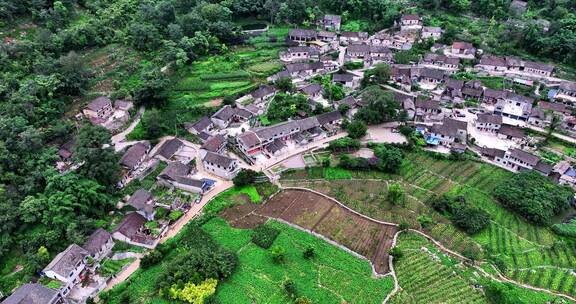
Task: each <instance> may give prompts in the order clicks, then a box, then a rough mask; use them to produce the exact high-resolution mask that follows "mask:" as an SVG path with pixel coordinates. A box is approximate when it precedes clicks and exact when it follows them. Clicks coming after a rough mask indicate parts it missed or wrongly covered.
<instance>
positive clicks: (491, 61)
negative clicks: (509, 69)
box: [480, 55, 506, 67]
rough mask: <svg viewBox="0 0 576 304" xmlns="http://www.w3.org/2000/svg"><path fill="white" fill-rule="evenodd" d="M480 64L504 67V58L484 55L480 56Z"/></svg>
mask: <svg viewBox="0 0 576 304" xmlns="http://www.w3.org/2000/svg"><path fill="white" fill-rule="evenodd" d="M480 64H481V65H491V66H499V67H506V59H505V58H503V57H498V56H491V55H484V56H482V58H480Z"/></svg>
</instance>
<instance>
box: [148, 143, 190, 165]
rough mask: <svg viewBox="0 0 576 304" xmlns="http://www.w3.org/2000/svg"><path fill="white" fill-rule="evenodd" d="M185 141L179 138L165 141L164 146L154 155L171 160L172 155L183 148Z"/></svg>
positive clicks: (164, 159)
mask: <svg viewBox="0 0 576 304" xmlns="http://www.w3.org/2000/svg"><path fill="white" fill-rule="evenodd" d="M183 147H184V143H183V142H182V141H181V140H179V139H178V138H172V139H169V140H167V141H165V142H164V143H163V144H162V146H161V147H160V148H159V149H158V151H156V154H155V155H154V157H156V158H159V159H160V160H163V161H170V160H171V159H172V157H173V156H174V155H175V154H176V153H178V152H179V151H181V150H182V148H183Z"/></svg>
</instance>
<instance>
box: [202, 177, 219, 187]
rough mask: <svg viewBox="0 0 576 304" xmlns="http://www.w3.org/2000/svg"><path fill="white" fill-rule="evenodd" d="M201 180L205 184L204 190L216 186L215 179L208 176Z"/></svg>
mask: <svg viewBox="0 0 576 304" xmlns="http://www.w3.org/2000/svg"><path fill="white" fill-rule="evenodd" d="M201 181H203V182H204V185H203V186H202V189H203V190H206V189H209V188H210V187H212V186H214V184H215V183H216V181H215V180H212V179H208V178H203V179H201Z"/></svg>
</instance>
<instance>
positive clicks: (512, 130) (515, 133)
mask: <svg viewBox="0 0 576 304" xmlns="http://www.w3.org/2000/svg"><path fill="white" fill-rule="evenodd" d="M498 133H500V134H502V135H506V136H511V137H513V138H523V137H524V136H525V134H524V131H522V129H520V128H518V127H514V126H510V125H502V127H500V130H499V131H498Z"/></svg>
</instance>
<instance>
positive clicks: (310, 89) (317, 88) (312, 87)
mask: <svg viewBox="0 0 576 304" xmlns="http://www.w3.org/2000/svg"><path fill="white" fill-rule="evenodd" d="M301 91H302V92H304V94H306V95H312V94H317V93H320V92H323V91H324V89H323V88H322V86H321V85H319V84H317V83H312V84H309V85H307V86H305V87H303V88H302V89H301Z"/></svg>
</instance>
